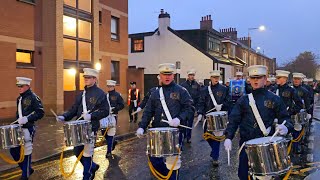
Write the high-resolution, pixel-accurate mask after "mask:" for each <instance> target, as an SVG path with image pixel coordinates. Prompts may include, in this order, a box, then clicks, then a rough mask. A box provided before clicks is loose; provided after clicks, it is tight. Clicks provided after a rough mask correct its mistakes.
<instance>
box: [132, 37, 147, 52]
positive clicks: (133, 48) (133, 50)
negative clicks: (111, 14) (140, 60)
mask: <svg viewBox="0 0 320 180" xmlns="http://www.w3.org/2000/svg"><path fill="white" fill-rule="evenodd" d="M136 40H142V50H135V46H134V45H135V43H134V41H136ZM144 42H145V41H144V37H139V38H131V53H141V52H144Z"/></svg>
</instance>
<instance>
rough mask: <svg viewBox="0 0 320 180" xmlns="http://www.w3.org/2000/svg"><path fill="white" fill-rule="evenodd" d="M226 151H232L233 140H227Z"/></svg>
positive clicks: (225, 143) (225, 142)
mask: <svg viewBox="0 0 320 180" xmlns="http://www.w3.org/2000/svg"><path fill="white" fill-rule="evenodd" d="M224 149H225V150H226V151H231V149H232V142H231V139H226V140H225V141H224Z"/></svg>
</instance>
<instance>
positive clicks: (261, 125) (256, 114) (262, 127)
mask: <svg viewBox="0 0 320 180" xmlns="http://www.w3.org/2000/svg"><path fill="white" fill-rule="evenodd" d="M248 97H249V105H250V107H251V109H252V112H253V115H254V117H255V119H256V120H257V122H258V125H259V128H260V130H261V131H262V133H263V135H264V136H268V132H267V129H266V126H265V125H264V123H263V121H262V118H261V116H260V113H259V110H258V108H257V105H256V101H255V100H254V98H253V95H252V93H250V94H248Z"/></svg>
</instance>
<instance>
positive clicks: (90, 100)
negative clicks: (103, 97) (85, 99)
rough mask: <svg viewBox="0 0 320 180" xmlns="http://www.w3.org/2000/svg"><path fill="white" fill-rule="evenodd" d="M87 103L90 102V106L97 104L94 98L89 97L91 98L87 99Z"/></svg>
mask: <svg viewBox="0 0 320 180" xmlns="http://www.w3.org/2000/svg"><path fill="white" fill-rule="evenodd" d="M89 102H90V103H91V104H96V103H97V99H96V98H95V97H91V98H90V99H89Z"/></svg>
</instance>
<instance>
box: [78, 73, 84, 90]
mask: <svg viewBox="0 0 320 180" xmlns="http://www.w3.org/2000/svg"><path fill="white" fill-rule="evenodd" d="M79 81H80V82H79V89H80V90H84V78H83V73H80V78H79Z"/></svg>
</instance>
